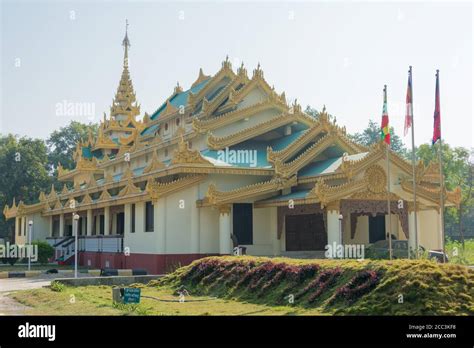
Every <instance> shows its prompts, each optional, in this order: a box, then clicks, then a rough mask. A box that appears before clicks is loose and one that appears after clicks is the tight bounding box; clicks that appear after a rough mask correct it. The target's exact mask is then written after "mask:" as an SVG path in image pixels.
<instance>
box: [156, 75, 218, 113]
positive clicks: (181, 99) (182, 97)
mask: <svg viewBox="0 0 474 348" xmlns="http://www.w3.org/2000/svg"><path fill="white" fill-rule="evenodd" d="M209 81H210V78H208V79H207V80H205V81H202V82H201V83H198V84H197V85H196V86H194V87H192V88H190V89H188V90H186V91H184V92H181V93H178V94H176V95H175V96H173V97H172V98H171V99H170V104H171V105H173V106H174V107H176V108H179V107H180V106H181V105H187V103H188V96H189V92H192V93H193V94H196V93H198V92H199V91H200V90H201V89H203V88H204V86H205V85H206V84H207V83H208V82H209ZM165 107H166V103H163V105H161V106H160V107H159V108H158V110H156V111H155V112H154V113H153V115H151V117H150V118H151V119H152V120H155V119H156V118H158V117H159V116H160V114H161V112H162V111H163V110H164V109H165Z"/></svg>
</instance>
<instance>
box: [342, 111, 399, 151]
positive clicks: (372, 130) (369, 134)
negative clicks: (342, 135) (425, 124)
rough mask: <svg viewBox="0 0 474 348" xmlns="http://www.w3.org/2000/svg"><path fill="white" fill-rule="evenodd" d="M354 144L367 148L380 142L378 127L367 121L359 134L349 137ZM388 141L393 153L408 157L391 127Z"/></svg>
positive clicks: (373, 122) (374, 123) (375, 123)
mask: <svg viewBox="0 0 474 348" xmlns="http://www.w3.org/2000/svg"><path fill="white" fill-rule="evenodd" d="M349 138H351V139H352V140H353V141H355V142H356V143H359V144H362V145H365V146H369V145H372V144H374V143H377V142H379V141H380V125H379V124H378V123H377V122H375V121H372V120H369V124H368V125H367V128H365V129H364V130H363V131H362V132H361V133H355V134H353V135H349ZM390 139H391V148H392V150H393V151H395V152H396V153H398V154H399V155H402V156H403V157H407V156H408V151H407V149H406V148H405V146H404V145H403V142H402V140H401V139H400V137H399V136H398V135H396V134H395V131H394V129H393V127H390Z"/></svg>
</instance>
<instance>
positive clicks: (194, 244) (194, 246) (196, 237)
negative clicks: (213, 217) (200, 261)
mask: <svg viewBox="0 0 474 348" xmlns="http://www.w3.org/2000/svg"><path fill="white" fill-rule="evenodd" d="M192 197H193V200H192V202H191V250H190V251H191V253H192V254H199V248H200V245H199V244H200V230H199V229H200V221H199V213H200V210H199V209H200V208H198V207H196V202H195V201H194V199H197V198H198V185H196V186H195V187H194V189H193V196H192Z"/></svg>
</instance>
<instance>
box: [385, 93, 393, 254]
mask: <svg viewBox="0 0 474 348" xmlns="http://www.w3.org/2000/svg"><path fill="white" fill-rule="evenodd" d="M383 93H384V102H386V98H387V85H384V87H383ZM387 127H388V133H389V134H390V126H389V125H387ZM385 146H386V150H387V155H386V157H387V212H388V250H389V256H390V260H391V259H392V254H393V252H392V219H391V217H392V216H391V213H390V210H391V209H390V144H387V143H385Z"/></svg>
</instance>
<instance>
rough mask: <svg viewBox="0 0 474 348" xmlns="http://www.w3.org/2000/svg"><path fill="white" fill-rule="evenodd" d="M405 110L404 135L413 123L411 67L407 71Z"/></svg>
mask: <svg viewBox="0 0 474 348" xmlns="http://www.w3.org/2000/svg"><path fill="white" fill-rule="evenodd" d="M406 102H407V110H406V115H405V128H404V130H403V133H404V135H405V136H406V135H407V134H408V129H409V128H410V127H411V126H412V122H413V91H412V85H411V67H410V70H409V71H408V88H407V101H406Z"/></svg>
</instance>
